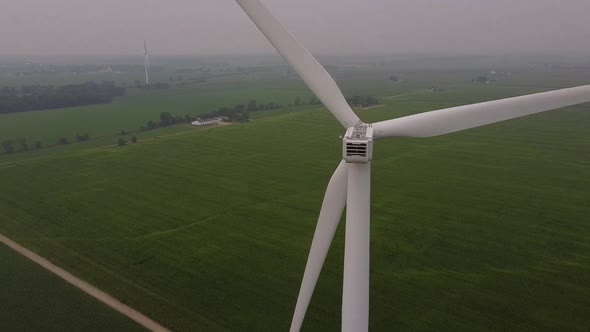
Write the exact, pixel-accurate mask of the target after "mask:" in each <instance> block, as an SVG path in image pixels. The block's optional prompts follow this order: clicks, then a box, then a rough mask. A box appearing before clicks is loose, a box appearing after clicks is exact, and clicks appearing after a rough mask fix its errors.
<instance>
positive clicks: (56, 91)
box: [0, 82, 125, 114]
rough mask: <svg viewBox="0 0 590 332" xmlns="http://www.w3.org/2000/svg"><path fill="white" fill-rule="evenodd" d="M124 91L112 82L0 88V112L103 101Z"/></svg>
mask: <svg viewBox="0 0 590 332" xmlns="http://www.w3.org/2000/svg"><path fill="white" fill-rule="evenodd" d="M124 94H125V88H123V87H119V86H116V85H115V83H114V82H101V83H95V82H86V83H82V84H69V85H64V86H59V87H54V86H52V85H24V86H22V87H21V88H20V89H19V88H14V87H4V88H2V89H0V114H6V113H17V112H27V111H38V110H46V109H54V108H62V107H72V106H82V105H93V104H104V103H110V102H111V101H112V100H113V97H116V96H122V95H124Z"/></svg>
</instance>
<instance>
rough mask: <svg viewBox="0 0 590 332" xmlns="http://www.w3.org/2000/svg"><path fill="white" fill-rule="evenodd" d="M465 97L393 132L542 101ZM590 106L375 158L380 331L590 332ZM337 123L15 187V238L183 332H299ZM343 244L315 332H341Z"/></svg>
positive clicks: (6, 187) (76, 165) (199, 134)
mask: <svg viewBox="0 0 590 332" xmlns="http://www.w3.org/2000/svg"><path fill="white" fill-rule="evenodd" d="M542 89H543V88H540V87H538V86H535V87H531V88H527V87H518V88H515V87H508V86H505V87H499V86H457V87H454V88H452V89H448V90H446V91H445V92H444V93H440V94H435V93H416V94H409V95H405V96H400V97H396V98H392V99H386V100H385V103H386V105H385V106H384V107H380V108H375V109H371V110H362V111H359V116H360V117H361V118H362V119H363V120H365V121H376V120H380V119H386V118H389V117H392V116H402V115H405V114H411V113H416V112H422V111H427V110H431V109H436V108H440V107H447V106H453V105H457V104H462V103H468V102H476V101H482V100H488V99H494V98H500V97H504V96H511V95H518V94H523V93H529V92H535V91H540V90H542ZM589 124H590V106H589V105H581V106H577V107H571V108H568V109H566V110H561V111H557V112H550V113H546V114H540V115H535V116H530V117H527V118H522V119H517V120H514V121H509V122H505V123H499V124H496V125H492V126H487V127H483V128H479V129H474V130H469V131H466V132H462V133H457V134H452V135H447V136H443V137H439V138H433V139H394V140H387V141H379V142H378V143H377V144H376V151H375V161H374V163H373V169H374V172H373V180H372V183H373V201H372V216H373V217H372V226H371V227H372V229H371V231H372V239H371V250H372V254H371V317H370V318H371V323H370V324H371V328H372V329H373V330H380V331H387V330H391V329H393V328H395V329H401V330H449V331H456V330H530V331H538V330H585V329H586V328H587V326H589V325H590V318H589V317H588V315H587V308H589V307H590V220H589V218H588V215H590V189H589V188H590V154H589V153H588V151H590V131H588V130H587V128H588V125H589ZM341 134H342V129H341V128H339V126H338V124H337V122H336V121H334V120H333V119H332V118H331V117H330V115H329V114H328V113H327V112H326V111H325V110H319V109H316V110H308V111H302V112H296V113H286V114H281V115H276V116H272V117H266V118H262V119H259V120H256V121H253V122H251V123H247V124H236V125H232V126H227V127H223V128H218V129H215V130H202V131H191V132H188V133H186V134H183V135H178V136H169V137H163V138H161V139H158V140H151V141H146V142H144V143H141V144H137V145H133V146H125V147H121V148H111V149H101V150H96V151H84V152H80V153H73V154H72V155H70V156H67V157H59V158H51V159H47V160H45V159H42V160H37V161H30V162H26V163H18V164H15V165H7V166H5V167H3V168H1V169H0V183H2V189H1V190H0V210H1V211H2V213H1V214H0V232H2V233H5V234H7V235H9V236H11V237H13V238H14V239H15V240H16V241H18V242H20V243H21V244H23V245H25V246H27V247H28V248H30V249H31V250H33V251H36V252H38V253H40V254H41V255H43V256H45V257H48V258H50V259H51V260H52V261H54V262H56V263H57V264H59V265H61V266H63V267H66V268H68V269H69V270H71V271H72V272H73V273H74V274H76V275H78V276H80V277H82V278H84V279H86V280H88V281H90V282H91V283H94V284H96V285H98V286H99V287H100V288H102V289H104V290H106V291H108V292H110V293H112V294H116V296H117V297H118V298H120V299H123V300H125V301H126V302H127V303H129V304H131V305H132V306H134V307H136V308H137V309H139V310H140V311H142V312H145V313H146V314H147V315H148V316H151V317H152V318H154V319H156V320H158V321H160V322H162V323H163V324H164V325H167V326H170V327H171V328H174V329H176V330H246V331H247V330H267V331H276V330H286V329H287V328H288V325H289V323H290V317H291V314H292V310H293V307H294V304H295V300H296V295H297V291H298V288H299V283H300V280H301V276H302V273H303V269H304V266H305V260H306V257H307V252H308V250H309V245H310V243H311V239H312V235H313V231H314V226H315V222H316V218H317V213H318V209H319V206H320V204H321V198H322V195H323V190H324V188H325V185H326V183H327V181H328V179H329V176H330V174H331V173H332V172H333V170H334V168H335V167H336V165H337V163H338V161H339V159H340V151H341V150H340V147H341V145H340V144H341V142H340V140H339V139H338V135H341ZM342 260H343V227H340V229H339V232H338V234H337V236H336V239H335V241H334V244H333V247H332V250H331V252H330V254H329V257H328V261H327V264H326V266H325V267H324V270H323V272H322V275H321V277H320V281H319V284H318V288H317V290H316V293H315V295H314V298H313V300H312V303H311V306H310V309H309V311H308V315H307V317H306V321H305V323H304V328H305V329H306V330H318V331H319V330H322V331H328V330H329V331H336V330H339V324H340V323H339V321H340V320H339V317H340V296H341V286H342V279H341V275H342Z"/></svg>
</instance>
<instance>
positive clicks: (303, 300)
mask: <svg viewBox="0 0 590 332" xmlns="http://www.w3.org/2000/svg"><path fill="white" fill-rule="evenodd" d="M346 168H347V164H346V163H345V162H344V161H342V162H340V165H338V168H336V171H335V172H334V175H332V178H331V179H330V182H329V183H328V188H327V189H326V194H325V195H324V202H323V203H322V209H321V210H320V216H319V218H318V223H317V226H316V229H315V234H314V236H313V241H312V243H311V249H310V251H309V256H308V258H307V264H306V266H305V273H304V274H303V281H302V282H301V289H300V290H299V296H298V297H297V305H296V306H295V313H294V314H293V321H292V322H291V329H290V331H291V332H298V331H299V329H301V324H303V319H304V318H305V312H306V311H307V307H308V306H309V301H310V300H311V296H312V294H313V290H314V288H315V285H316V283H317V281H318V277H319V276H320V271H321V270H322V266H323V265H324V261H325V260H326V255H327V254H328V249H330V244H331V243H332V238H333V237H334V233H335V232H336V228H337V227H338V223H339V222H340V218H341V217H342V212H343V211H344V206H345V205H346V186H347V171H346Z"/></svg>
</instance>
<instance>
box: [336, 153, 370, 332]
mask: <svg viewBox="0 0 590 332" xmlns="http://www.w3.org/2000/svg"><path fill="white" fill-rule="evenodd" d="M370 217H371V164H370V163H366V164H361V163H349V164H348V188H347V200H346V236H345V241H346V242H345V248H344V280H343V292H342V331H343V332H362V331H367V330H368V329H369V275H370V273H369V266H370V265H369V249H370V244H371V241H370V228H371V227H370V226H371V225H370Z"/></svg>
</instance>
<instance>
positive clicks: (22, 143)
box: [0, 133, 90, 153]
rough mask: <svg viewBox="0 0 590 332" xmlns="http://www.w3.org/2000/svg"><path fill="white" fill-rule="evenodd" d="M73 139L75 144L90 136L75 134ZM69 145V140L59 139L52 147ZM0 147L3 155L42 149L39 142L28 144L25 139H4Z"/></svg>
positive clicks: (86, 139)
mask: <svg viewBox="0 0 590 332" xmlns="http://www.w3.org/2000/svg"><path fill="white" fill-rule="evenodd" d="M74 139H75V141H76V142H83V141H88V140H89V139H90V135H88V133H85V134H76V136H75V137H74ZM69 143H70V140H69V139H68V138H66V137H60V138H58V139H57V142H56V143H55V144H52V145H57V144H69ZM0 146H2V150H4V152H5V153H14V152H23V151H29V150H38V149H41V148H42V147H43V144H42V143H41V141H34V142H31V143H30V144H29V141H28V140H27V139H26V138H20V139H16V140H15V139H5V140H3V141H2V143H0Z"/></svg>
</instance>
